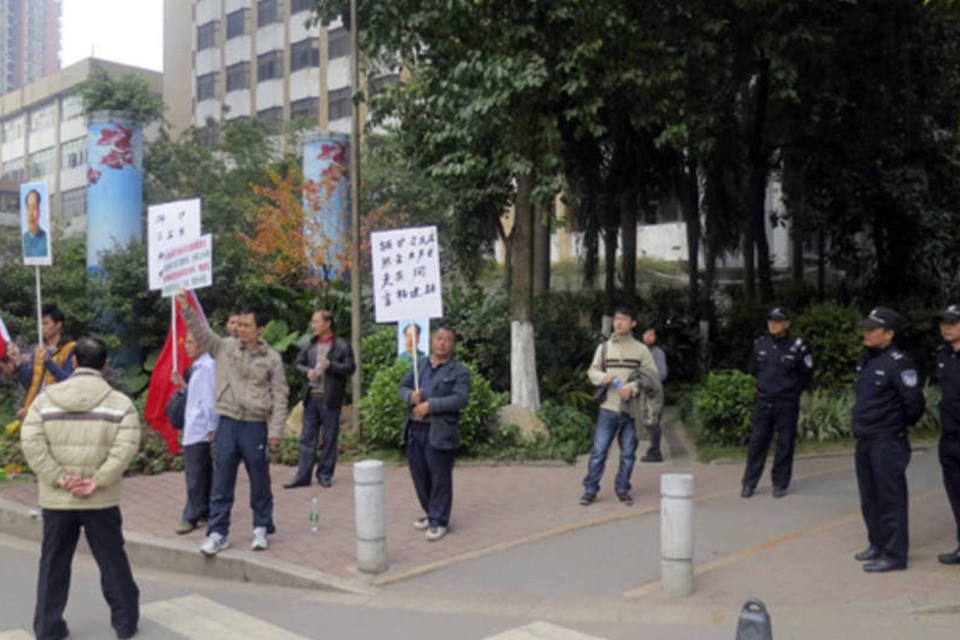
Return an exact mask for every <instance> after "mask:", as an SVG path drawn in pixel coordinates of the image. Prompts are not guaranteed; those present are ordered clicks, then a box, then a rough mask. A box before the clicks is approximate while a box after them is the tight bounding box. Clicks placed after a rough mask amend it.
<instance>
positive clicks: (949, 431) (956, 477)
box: [936, 304, 960, 564]
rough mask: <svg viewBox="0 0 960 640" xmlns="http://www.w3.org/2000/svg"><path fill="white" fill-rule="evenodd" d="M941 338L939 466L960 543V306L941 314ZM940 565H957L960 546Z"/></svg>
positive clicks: (941, 560) (946, 556)
mask: <svg viewBox="0 0 960 640" xmlns="http://www.w3.org/2000/svg"><path fill="white" fill-rule="evenodd" d="M940 335H941V336H943V339H944V344H942V345H940V347H939V348H938V349H937V373H936V377H937V382H938V383H939V384H940V396H941V398H940V425H941V427H942V428H943V433H942V435H941V436H940V446H939V450H940V466H941V467H942V468H943V486H944V488H945V489H946V490H947V498H948V499H949V500H950V508H951V509H953V518H954V520H956V523H957V540H958V541H960V304H952V305H950V306H949V307H947V309H946V311H944V312H943V313H942V314H940ZM937 559H938V560H940V562H942V563H943V564H960V547H957V549H956V550H955V551H951V552H949V553H941V554H940V555H939V556H937Z"/></svg>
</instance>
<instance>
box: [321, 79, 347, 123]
mask: <svg viewBox="0 0 960 640" xmlns="http://www.w3.org/2000/svg"><path fill="white" fill-rule="evenodd" d="M351 94H352V90H351V89H350V87H344V88H342V89H337V90H336V91H328V92H327V114H328V118H329V119H330V120H331V121H333V120H339V119H340V118H349V117H350V97H351Z"/></svg>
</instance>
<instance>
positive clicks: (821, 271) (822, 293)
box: [817, 226, 827, 302]
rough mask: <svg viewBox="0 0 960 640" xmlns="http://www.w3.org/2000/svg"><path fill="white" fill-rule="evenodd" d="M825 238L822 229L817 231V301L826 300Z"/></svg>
mask: <svg viewBox="0 0 960 640" xmlns="http://www.w3.org/2000/svg"><path fill="white" fill-rule="evenodd" d="M826 243H827V238H826V234H825V233H824V232H823V227H822V226H821V227H820V229H818V230H817V299H818V300H819V301H820V302H823V301H824V300H826V299H827V247H826Z"/></svg>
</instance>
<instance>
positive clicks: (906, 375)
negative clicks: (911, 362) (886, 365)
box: [900, 369, 918, 387]
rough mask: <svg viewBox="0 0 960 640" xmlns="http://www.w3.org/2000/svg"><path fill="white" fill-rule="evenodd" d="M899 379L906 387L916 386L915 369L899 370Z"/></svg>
mask: <svg viewBox="0 0 960 640" xmlns="http://www.w3.org/2000/svg"><path fill="white" fill-rule="evenodd" d="M900 379H901V380H903V384H904V385H906V386H908V387H915V386H917V382H918V380H917V370H916V369H904V370H903V371H901V372H900Z"/></svg>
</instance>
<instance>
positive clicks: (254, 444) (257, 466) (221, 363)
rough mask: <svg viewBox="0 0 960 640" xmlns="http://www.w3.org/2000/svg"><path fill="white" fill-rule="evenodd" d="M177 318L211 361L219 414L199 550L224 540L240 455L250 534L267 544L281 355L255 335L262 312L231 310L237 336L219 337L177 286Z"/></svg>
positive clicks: (283, 415)
mask: <svg viewBox="0 0 960 640" xmlns="http://www.w3.org/2000/svg"><path fill="white" fill-rule="evenodd" d="M177 298H178V299H179V300H180V307H181V308H182V309H183V319H184V321H185V322H186V323H187V328H188V329H189V330H190V335H192V336H193V337H194V339H196V341H197V344H199V345H200V347H201V348H202V349H203V350H204V351H206V352H207V353H209V354H210V356H211V357H212V358H213V359H214V360H216V361H217V376H216V378H217V379H216V384H215V390H214V394H215V396H214V397H215V398H216V411H217V414H218V415H219V416H220V421H219V423H218V424H217V435H216V439H215V440H214V442H213V457H214V459H215V460H216V464H215V466H214V470H213V489H212V491H211V493H210V521H209V522H208V524H207V539H206V540H204V542H203V545H201V547H200V551H201V552H202V553H203V554H205V555H208V556H214V555H216V554H217V553H219V552H220V551H222V550H224V549H226V548H227V547H228V546H229V542H228V535H229V531H230V511H231V510H232V509H233V501H234V494H235V490H236V484H237V469H238V467H239V466H240V461H241V460H242V461H243V464H244V466H245V467H246V469H247V475H248V476H249V477H250V507H251V508H252V509H253V542H252V543H251V545H250V548H251V549H253V550H254V551H262V550H264V549H266V548H267V534H269V533H273V532H274V528H275V527H274V524H273V491H272V490H271V488H270V466H269V460H268V454H269V450H268V448H267V445H268V443H269V446H270V447H276V446H277V445H278V444H279V443H280V436H281V435H283V427H284V425H285V424H286V421H287V396H288V388H287V378H286V374H285V373H284V371H283V360H281V359H280V354H278V353H277V352H276V351H274V349H273V348H272V347H271V346H270V345H268V344H267V343H266V342H264V341H263V340H262V339H261V338H260V333H261V332H262V331H263V327H264V322H263V318H262V317H259V315H258V314H257V313H255V312H253V311H250V310H245V311H240V312H238V313H237V318H236V330H237V337H236V338H221V337H220V336H218V335H217V334H216V333H214V332H213V330H212V329H211V328H210V327H209V326H208V325H207V323H206V322H204V321H203V320H201V319H200V317H199V316H198V315H197V313H196V312H195V311H194V310H193V309H192V308H191V307H190V305H189V304H187V296H186V291H184V290H183V289H180V291H178V292H177Z"/></svg>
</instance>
